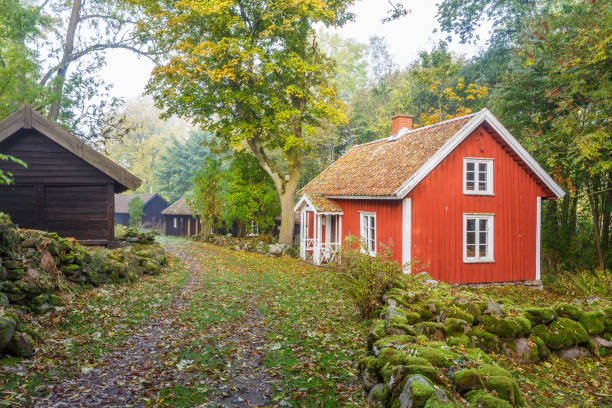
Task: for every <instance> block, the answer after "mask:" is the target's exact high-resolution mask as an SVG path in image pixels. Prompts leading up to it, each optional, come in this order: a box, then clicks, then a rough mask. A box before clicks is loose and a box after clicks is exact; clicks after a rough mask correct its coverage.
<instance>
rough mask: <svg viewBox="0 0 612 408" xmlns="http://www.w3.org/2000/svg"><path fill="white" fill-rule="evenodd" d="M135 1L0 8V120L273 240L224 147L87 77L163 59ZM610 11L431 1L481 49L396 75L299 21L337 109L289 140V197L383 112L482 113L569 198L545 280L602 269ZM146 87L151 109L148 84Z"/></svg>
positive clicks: (253, 176)
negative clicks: (294, 146)
mask: <svg viewBox="0 0 612 408" xmlns="http://www.w3.org/2000/svg"><path fill="white" fill-rule="evenodd" d="M147 3H157V2H153V1H151V2H146V1H140V2H139V1H133V2H125V3H123V2H114V1H104V0H70V1H65V0H62V1H60V0H47V1H38V2H37V1H15V0H0V119H2V118H4V117H6V116H8V115H9V114H10V113H12V112H14V111H15V110H17V109H18V108H19V107H20V106H21V105H22V104H24V103H28V104H33V105H34V106H35V107H36V108H37V109H39V110H40V111H42V112H44V113H45V114H46V115H47V116H48V117H50V118H51V119H53V120H57V121H58V122H59V123H60V124H61V125H62V126H64V127H66V128H67V129H69V130H71V131H73V132H75V133H76V134H77V135H79V136H80V137H82V138H83V139H84V140H86V141H87V142H88V143H89V144H91V145H92V146H94V147H96V148H97V149H99V150H100V151H103V152H104V153H106V154H107V155H109V157H111V158H112V159H113V160H116V161H117V162H118V163H120V164H121V165H123V166H125V167H126V168H128V169H129V170H130V171H131V172H133V173H134V174H135V175H137V176H138V177H140V178H141V179H142V180H143V184H142V186H141V187H140V189H139V191H138V192H158V193H160V194H162V195H163V196H164V197H165V198H167V199H168V200H169V201H174V200H176V199H178V198H180V197H182V196H183V195H188V196H189V197H190V198H191V199H192V200H193V203H194V205H196V206H197V207H198V209H199V210H200V211H201V212H202V214H203V215H204V216H205V217H207V218H208V219H209V220H210V221H211V223H213V224H214V225H215V226H216V227H217V228H229V227H231V226H233V225H235V223H236V221H238V222H239V223H241V224H242V225H249V223H250V221H252V220H255V221H257V222H258V224H259V226H260V229H261V230H268V231H270V230H271V229H272V228H273V226H274V218H275V217H276V216H278V215H279V213H280V202H279V199H278V195H277V194H276V191H275V185H274V181H273V179H272V178H270V177H269V174H268V173H266V172H265V171H264V170H263V169H262V167H261V166H260V165H259V164H258V162H257V160H256V159H255V158H254V157H253V155H252V154H250V153H248V151H247V150H246V149H240V148H236V146H232V147H231V148H230V147H228V145H227V144H225V143H223V142H222V141H221V140H220V138H219V137H218V136H219V135H218V133H217V132H215V131H214V129H212V130H211V129H205V130H202V129H201V126H199V125H194V124H192V123H194V122H190V121H186V120H183V119H179V118H178V117H176V116H172V115H169V117H165V118H164V119H160V115H161V114H162V113H163V112H162V111H161V110H159V108H157V107H155V106H154V99H152V98H151V97H142V98H138V99H134V100H130V101H127V102H126V101H123V100H120V99H117V98H113V97H111V96H110V92H109V89H110V88H109V85H108V84H105V83H104V82H103V81H102V79H101V77H100V75H99V72H100V70H101V69H102V68H103V67H104V65H105V62H106V60H105V58H106V51H108V50H110V49H117V48H121V49H125V50H129V51H130V52H133V53H136V54H138V55H141V56H142V58H148V59H151V60H153V61H155V63H156V64H159V65H158V66H161V65H163V64H164V61H163V60H164V58H165V57H167V55H165V54H164V50H163V49H162V48H163V47H161V46H160V44H159V42H155V41H146V40H144V39H143V36H142V28H143V25H145V24H146V22H147V18H146V11H143V8H146V7H147V6H149V5H150V4H147ZM170 3H174V2H170ZM252 3H253V4H255V3H258V2H256V1H254V2H252ZM262 3H265V2H262ZM344 3H351V2H344ZM382 7H384V8H385V9H386V10H387V12H388V14H387V17H386V19H387V20H388V21H392V20H396V19H402V18H405V16H406V14H409V13H410V12H411V11H410V1H404V2H400V1H391V2H381V8H382ZM611 8H612V5H611V4H610V3H609V2H606V1H597V0H592V1H582V0H490V1H485V0H467V1H459V0H442V1H439V2H438V4H437V12H438V14H437V19H438V22H439V26H440V27H441V30H442V31H443V32H444V33H446V34H448V35H449V39H448V41H450V36H451V35H453V36H455V37H458V38H459V39H460V40H461V41H463V42H467V43H469V42H472V41H476V40H477V38H476V33H477V32H478V28H479V27H480V25H481V24H483V22H485V21H486V22H487V24H489V25H490V26H491V33H490V35H491V36H490V39H489V40H488V41H487V42H486V46H485V47H484V48H482V49H481V51H480V52H479V53H478V54H477V55H476V56H474V57H471V58H469V59H467V58H465V57H463V56H461V55H457V54H455V53H453V52H451V51H450V50H449V47H448V43H447V42H444V41H442V42H440V43H438V44H436V45H435V47H433V48H432V49H428V50H424V51H422V52H421V53H420V54H419V56H418V58H417V59H416V60H415V61H414V62H412V63H411V64H409V65H408V66H403V67H400V66H398V65H396V63H395V62H394V60H393V57H392V56H391V53H390V52H389V48H388V44H387V43H386V42H385V40H384V39H383V38H381V37H372V38H371V39H370V40H369V42H368V43H360V42H357V41H355V40H350V39H346V38H343V37H340V36H339V35H337V34H334V33H333V32H332V31H329V30H327V29H326V28H325V27H324V24H320V25H312V27H309V30H310V31H308V32H307V34H308V38H316V41H317V44H318V45H319V48H318V51H319V52H320V54H321V55H325V57H326V58H327V59H326V61H329V63H326V64H325V67H324V70H323V71H322V73H321V78H322V83H323V82H324V83H325V85H326V86H329V89H331V90H332V91H333V92H334V95H335V97H336V100H337V101H338V102H339V103H338V104H334V108H338V113H337V114H334V115H333V116H332V117H330V118H329V120H326V119H325V118H323V119H321V120H318V121H316V126H309V127H307V128H305V131H304V132H303V135H302V136H301V142H300V149H299V156H300V157H299V163H300V166H299V173H298V175H299V182H298V186H297V188H298V189H299V187H301V186H303V185H305V184H306V183H307V182H308V181H309V180H311V179H312V178H313V177H315V176H316V175H317V174H318V173H319V172H320V171H322V170H323V169H324V168H325V167H327V166H328V165H329V164H331V163H332V162H333V161H334V160H336V159H337V158H338V157H339V156H340V155H342V154H343V153H344V152H345V151H346V150H347V149H349V148H350V147H352V146H354V145H356V144H359V143H365V142H368V141H372V140H376V139H379V138H382V137H386V136H388V135H389V132H390V118H391V116H392V115H393V114H397V113H409V114H413V115H414V117H415V122H416V124H417V125H418V126H425V125H429V124H433V123H436V122H438V121H441V120H446V119H449V118H452V117H456V116H461V115H464V114H468V113H470V112H475V111H477V110H479V109H481V108H483V107H487V108H489V109H490V110H491V111H492V112H493V113H494V114H495V115H496V116H497V117H498V118H499V119H500V120H501V121H502V123H504V124H505V125H506V127H508V128H509V130H510V131H511V132H512V133H513V135H515V136H516V137H517V138H518V139H519V141H520V142H521V143H522V144H523V145H524V146H525V147H526V148H527V150H529V151H530V152H531V154H532V155H534V157H535V158H536V159H537V160H538V161H539V162H540V164H541V165H542V166H543V167H544V168H545V169H546V170H547V171H548V172H549V173H550V174H552V175H553V177H554V178H555V179H556V181H557V182H558V183H559V184H560V185H561V186H562V187H563V188H564V189H565V190H566V191H567V193H568V194H567V195H566V196H565V197H564V198H563V199H561V200H559V201H550V202H546V203H545V205H544V208H543V233H542V238H543V262H544V263H545V266H546V267H547V270H548V271H563V270H574V269H591V270H592V269H610V268H611V266H612V248H611V245H610V244H611V239H612V232H611V231H610V229H611V228H610V227H611V223H612V222H611V217H610V215H611V211H612V154H611V152H612V138H611V134H612V123H611V121H610V118H611V117H612V106H611V102H610V101H611V98H610V96H611V94H612V85H611V84H612V81H611V79H612V78H611V77H612V58H611V51H610V45H611V43H612V10H611ZM346 17H347V19H350V15H349V14H347V16H346ZM153 85H154V84H153ZM326 89H327V88H326ZM149 92H150V93H151V94H153V95H154V96H156V99H155V102H157V105H158V106H160V105H163V104H160V103H159V95H158V94H157V95H156V92H155V87H154V86H150V87H149ZM188 119H189V118H188ZM207 130H209V131H207ZM271 154H272V155H275V154H276V155H278V156H279V157H280V156H282V151H281V152H279V151H272V152H271ZM279 157H276V158H277V159H278V158H279ZM273 158H274V157H273Z"/></svg>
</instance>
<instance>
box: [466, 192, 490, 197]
mask: <svg viewBox="0 0 612 408" xmlns="http://www.w3.org/2000/svg"><path fill="white" fill-rule="evenodd" d="M463 194H464V195H471V196H490V197H493V196H494V195H495V194H493V193H478V192H474V191H464V192H463Z"/></svg>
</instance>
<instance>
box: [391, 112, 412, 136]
mask: <svg viewBox="0 0 612 408" xmlns="http://www.w3.org/2000/svg"><path fill="white" fill-rule="evenodd" d="M403 128H407V129H408V130H412V115H403V114H400V115H395V116H393V117H392V118H391V136H395V135H397V134H398V133H399V131H400V130H402V129H403Z"/></svg>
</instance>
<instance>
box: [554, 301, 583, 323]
mask: <svg viewBox="0 0 612 408" xmlns="http://www.w3.org/2000/svg"><path fill="white" fill-rule="evenodd" d="M555 313H556V314H557V316H559V317H568V318H570V319H572V320H578V319H579V318H580V315H581V314H582V309H580V308H579V307H578V306H575V305H572V304H570V303H559V304H558V305H557V306H555Z"/></svg>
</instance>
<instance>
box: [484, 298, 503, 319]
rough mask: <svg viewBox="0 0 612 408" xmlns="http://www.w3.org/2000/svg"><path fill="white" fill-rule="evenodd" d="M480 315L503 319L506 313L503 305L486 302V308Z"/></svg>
mask: <svg viewBox="0 0 612 408" xmlns="http://www.w3.org/2000/svg"><path fill="white" fill-rule="evenodd" d="M482 314H484V315H489V316H498V317H503V316H505V315H506V311H505V308H504V305H502V304H499V303H496V302H491V301H488V302H487V306H486V308H485V309H484V310H483V311H482Z"/></svg>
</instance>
